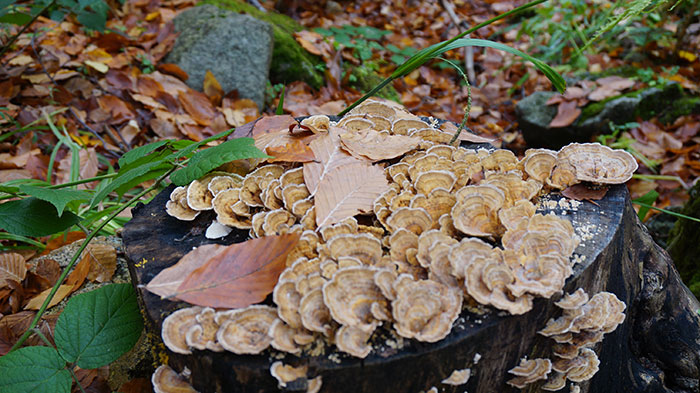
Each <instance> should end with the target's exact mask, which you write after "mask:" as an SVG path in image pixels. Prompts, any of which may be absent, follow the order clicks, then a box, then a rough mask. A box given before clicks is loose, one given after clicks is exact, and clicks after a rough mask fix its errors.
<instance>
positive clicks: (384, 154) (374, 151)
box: [340, 129, 422, 161]
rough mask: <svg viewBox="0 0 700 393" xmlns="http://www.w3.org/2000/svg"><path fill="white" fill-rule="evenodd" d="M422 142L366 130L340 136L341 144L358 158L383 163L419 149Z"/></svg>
mask: <svg viewBox="0 0 700 393" xmlns="http://www.w3.org/2000/svg"><path fill="white" fill-rule="evenodd" d="M421 141H422V140H421V139H420V138H414V137H410V136H406V135H390V134H389V133H388V132H386V131H385V132H377V131H374V130H372V129H365V130H360V131H356V132H345V133H343V134H340V143H341V144H342V145H343V147H345V149H346V150H347V151H348V152H350V154H352V155H353V156H355V157H356V158H360V159H362V158H366V159H369V160H370V161H381V160H388V159H390V158H395V157H398V156H401V155H403V154H405V153H406V152H409V151H411V150H413V149H415V148H417V147H418V144H420V142H421ZM358 156H359V157H358Z"/></svg>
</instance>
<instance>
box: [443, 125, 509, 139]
mask: <svg viewBox="0 0 700 393" xmlns="http://www.w3.org/2000/svg"><path fill="white" fill-rule="evenodd" d="M440 129H441V130H443V131H445V132H449V133H450V134H452V135H454V133H455V132H457V130H458V128H457V126H456V125H455V124H454V123H453V122H451V121H446V122H444V123H442V125H441V126H440ZM457 140H459V141H464V142H471V143H493V142H494V141H495V140H496V138H487V137H483V136H479V135H476V134H472V133H471V132H469V131H467V130H465V129H463V130H462V132H460V133H459V137H457Z"/></svg>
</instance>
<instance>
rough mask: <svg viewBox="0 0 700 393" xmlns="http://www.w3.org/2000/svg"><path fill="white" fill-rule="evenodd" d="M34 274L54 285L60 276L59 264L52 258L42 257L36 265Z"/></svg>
mask: <svg viewBox="0 0 700 393" xmlns="http://www.w3.org/2000/svg"><path fill="white" fill-rule="evenodd" d="M35 270H36V274H37V275H38V276H40V277H43V278H45V279H46V280H47V281H48V282H49V284H50V285H54V284H55V283H56V281H58V278H59V277H60V276H61V266H60V265H59V264H58V262H56V261H55V260H53V259H50V258H44V259H41V260H40V261H39V263H37V265H36V269H35Z"/></svg>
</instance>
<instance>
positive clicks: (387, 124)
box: [365, 115, 391, 131]
mask: <svg viewBox="0 0 700 393" xmlns="http://www.w3.org/2000/svg"><path fill="white" fill-rule="evenodd" d="M365 118H366V119H367V120H369V121H371V122H372V124H374V126H373V127H372V129H373V130H376V131H391V120H390V119H388V118H386V117H384V116H377V115H366V116H365Z"/></svg>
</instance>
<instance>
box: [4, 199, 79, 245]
mask: <svg viewBox="0 0 700 393" xmlns="http://www.w3.org/2000/svg"><path fill="white" fill-rule="evenodd" d="M78 222H80V217H78V216H76V215H75V214H73V213H71V212H65V213H63V214H62V215H61V216H60V217H59V216H58V214H57V213H56V208H55V207H54V206H53V205H52V204H50V203H48V202H46V201H42V200H40V199H37V198H35V197H30V198H25V199H20V200H15V201H9V202H5V203H3V204H0V229H4V230H6V231H7V232H10V233H14V234H15V235H21V236H34V237H36V236H46V235H51V234H54V233H57V232H61V231H63V230H65V229H66V228H69V227H71V226H73V225H75V224H77V223H78Z"/></svg>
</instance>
